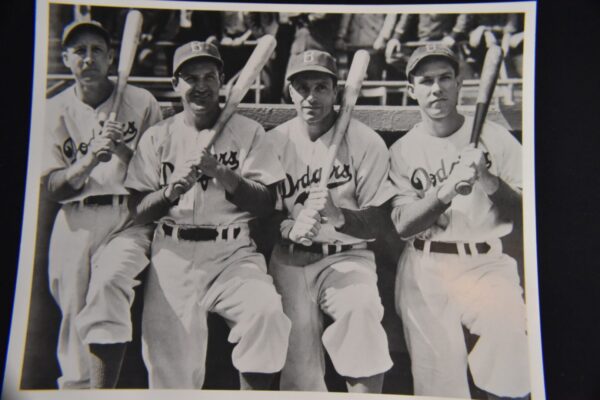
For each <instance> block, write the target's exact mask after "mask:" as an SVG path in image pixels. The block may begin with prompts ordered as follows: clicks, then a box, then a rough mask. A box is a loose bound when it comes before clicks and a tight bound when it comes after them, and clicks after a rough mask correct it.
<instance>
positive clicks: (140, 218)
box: [128, 188, 172, 225]
mask: <svg viewBox="0 0 600 400" xmlns="http://www.w3.org/2000/svg"><path fill="white" fill-rule="evenodd" d="M130 192H131V193H130V196H129V201H128V206H129V211H130V212H131V214H132V216H133V221H134V223H136V224H139V225H145V224H147V223H150V222H155V221H158V220H159V219H161V218H162V217H164V216H165V215H166V214H167V213H168V212H169V209H170V208H171V206H172V203H171V202H170V201H169V199H167V198H166V197H165V190H164V188H161V189H158V190H157V191H155V192H150V193H140V192H138V191H135V190H130Z"/></svg>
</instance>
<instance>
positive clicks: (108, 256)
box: [92, 225, 154, 279]
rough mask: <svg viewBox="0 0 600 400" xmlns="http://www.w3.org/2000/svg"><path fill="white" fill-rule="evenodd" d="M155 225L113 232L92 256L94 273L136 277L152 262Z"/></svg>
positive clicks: (106, 275) (107, 275)
mask: <svg viewBox="0 0 600 400" xmlns="http://www.w3.org/2000/svg"><path fill="white" fill-rule="evenodd" d="M153 232H154V227H153V225H135V226H131V227H129V228H127V229H125V230H122V231H119V232H116V233H115V234H113V235H112V236H111V237H110V239H109V240H108V241H107V243H106V244H105V245H103V246H101V248H99V249H98V251H97V252H96V253H95V254H94V256H93V257H92V266H93V275H94V274H96V275H98V276H99V277H100V278H102V277H105V278H106V279H117V278H118V277H124V278H130V279H133V278H135V277H136V276H137V275H138V274H139V273H140V272H141V271H142V270H143V269H144V268H145V267H146V266H147V265H148V263H149V262H150V259H149V255H150V254H149V253H150V244H151V242H152V233H153Z"/></svg>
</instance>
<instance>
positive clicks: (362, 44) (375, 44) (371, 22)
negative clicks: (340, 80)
mask: <svg viewBox="0 0 600 400" xmlns="http://www.w3.org/2000/svg"><path fill="white" fill-rule="evenodd" d="M395 19H396V15H395V14H343V15H342V17H341V19H340V25H339V28H338V33H337V40H336V42H335V48H336V50H338V51H347V52H348V59H350V60H351V59H352V57H353V56H354V53H355V52H356V50H358V49H361V48H362V49H365V50H367V51H369V54H370V56H371V61H370V62H369V68H368V70H367V79H371V80H381V79H382V78H383V71H384V69H385V65H386V64H385V56H384V51H383V50H384V49H385V45H386V43H387V41H388V40H389V39H390V37H391V35H392V30H393V28H394V23H395Z"/></svg>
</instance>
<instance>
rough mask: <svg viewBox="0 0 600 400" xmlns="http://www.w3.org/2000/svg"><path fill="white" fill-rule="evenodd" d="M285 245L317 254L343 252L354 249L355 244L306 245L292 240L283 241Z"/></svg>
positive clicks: (295, 249) (294, 249)
mask: <svg viewBox="0 0 600 400" xmlns="http://www.w3.org/2000/svg"><path fill="white" fill-rule="evenodd" d="M282 244H283V246H285V247H287V248H288V250H289V249H290V247H292V249H293V251H298V250H300V251H307V252H309V253H316V254H336V253H341V252H342V251H348V250H351V249H353V248H354V247H355V246H354V245H351V244H342V245H340V246H336V245H335V244H323V243H313V244H311V245H310V246H304V245H302V244H299V243H292V242H287V241H285V242H283V243H282Z"/></svg>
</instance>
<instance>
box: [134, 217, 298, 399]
mask: <svg viewBox="0 0 600 400" xmlns="http://www.w3.org/2000/svg"><path fill="white" fill-rule="evenodd" d="M174 235H176V234H174ZM233 236H234V235H232V234H229V235H228V237H229V239H222V235H221V234H220V235H219V238H218V239H216V240H210V241H186V240H182V239H177V238H173V237H172V236H167V235H165V232H164V230H163V228H162V226H159V227H158V228H157V229H156V232H155V236H154V241H153V243H152V257H151V264H150V271H149V274H148V280H147V282H146V292H145V296H144V312H143V317H142V355H143V358H144V362H145V364H146V368H147V370H148V378H149V385H150V388H177V389H201V388H202V385H203V383H204V376H205V359H206V350H207V338H208V329H207V322H206V313H207V312H215V313H217V314H219V315H221V316H222V317H223V318H224V319H225V320H226V322H227V323H228V325H229V327H230V328H231V330H230V333H229V337H228V340H229V342H230V343H236V345H235V347H234V349H233V352H232V356H231V357H232V361H233V365H234V366H235V367H236V368H237V369H238V370H239V371H240V372H257V373H275V372H278V371H280V370H281V368H282V367H283V363H284V361H285V355H286V352H287V347H288V339H289V332H290V321H289V319H288V318H287V317H286V316H285V314H284V313H283V310H282V307H281V297H280V296H279V294H278V293H277V292H276V291H275V288H274V286H273V283H272V279H271V277H270V276H269V275H267V273H266V271H267V269H266V263H265V259H264V257H263V256H262V255H261V254H259V253H257V252H256V247H255V245H254V243H253V241H252V239H251V238H250V236H249V233H248V228H247V226H244V227H243V229H242V230H241V233H240V234H239V236H237V238H233Z"/></svg>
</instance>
